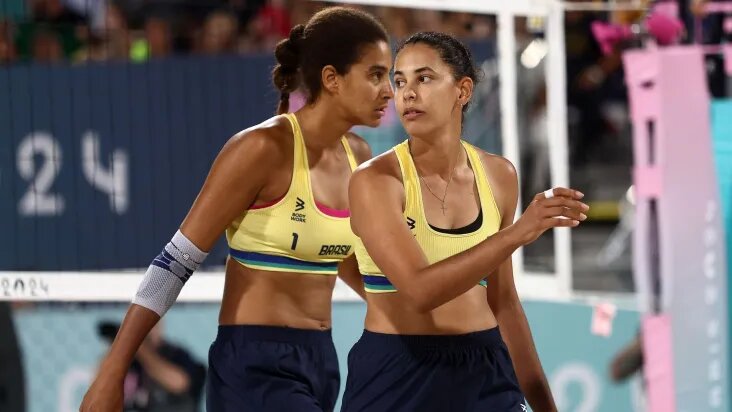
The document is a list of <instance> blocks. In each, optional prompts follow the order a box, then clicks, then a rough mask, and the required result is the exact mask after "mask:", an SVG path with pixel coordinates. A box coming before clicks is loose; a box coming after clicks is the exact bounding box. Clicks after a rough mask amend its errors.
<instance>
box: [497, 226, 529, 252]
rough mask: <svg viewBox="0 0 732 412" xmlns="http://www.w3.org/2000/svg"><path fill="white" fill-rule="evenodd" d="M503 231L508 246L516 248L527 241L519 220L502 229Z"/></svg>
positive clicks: (526, 235)
mask: <svg viewBox="0 0 732 412" xmlns="http://www.w3.org/2000/svg"><path fill="white" fill-rule="evenodd" d="M503 232H504V233H505V239H506V241H507V243H508V244H509V246H510V247H511V248H512V249H513V250H516V249H518V248H520V247H521V246H523V245H524V244H526V243H527V242H528V240H527V239H528V237H529V236H528V234H527V233H525V230H523V228H522V227H521V224H520V221H517V222H516V223H514V224H512V225H511V226H509V227H507V228H506V229H504V230H503Z"/></svg>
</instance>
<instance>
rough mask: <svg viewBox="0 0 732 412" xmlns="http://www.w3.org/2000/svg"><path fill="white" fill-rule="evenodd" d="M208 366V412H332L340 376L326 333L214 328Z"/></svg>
mask: <svg viewBox="0 0 732 412" xmlns="http://www.w3.org/2000/svg"><path fill="white" fill-rule="evenodd" d="M208 363H209V369H208V378H207V382H206V410H207V411H208V412H230V411H231V412H233V411H236V412H240V411H247V412H249V411H251V412H256V411H263V412H264V411H266V412H277V411H288V412H289V411H305V412H316V411H317V412H321V411H332V410H333V408H335V403H336V399H337V397H338V391H339V386H340V373H339V370H338V358H337V355H336V351H335V347H334V346H333V339H332V337H331V332H330V330H327V331H318V330H307V329H293V328H283V327H275V326H248V325H232V326H219V331H218V335H217V336H216V341H214V343H213V344H212V345H211V349H210V350H209V353H208Z"/></svg>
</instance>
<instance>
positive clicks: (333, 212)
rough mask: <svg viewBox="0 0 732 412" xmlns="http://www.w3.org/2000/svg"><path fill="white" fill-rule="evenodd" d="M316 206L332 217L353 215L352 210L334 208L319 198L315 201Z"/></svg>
mask: <svg viewBox="0 0 732 412" xmlns="http://www.w3.org/2000/svg"><path fill="white" fill-rule="evenodd" d="M315 206H317V207H318V210H320V211H321V212H323V213H325V214H326V215H328V216H330V217H340V218H345V217H351V211H350V210H349V209H332V208H329V207H328V206H326V205H324V204H322V203H320V202H318V201H317V200H316V201H315Z"/></svg>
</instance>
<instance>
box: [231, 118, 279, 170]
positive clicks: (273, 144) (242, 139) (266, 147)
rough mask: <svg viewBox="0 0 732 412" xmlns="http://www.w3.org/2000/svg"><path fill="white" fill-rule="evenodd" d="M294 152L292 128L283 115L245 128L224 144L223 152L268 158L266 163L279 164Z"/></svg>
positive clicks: (240, 155) (238, 155)
mask: <svg viewBox="0 0 732 412" xmlns="http://www.w3.org/2000/svg"><path fill="white" fill-rule="evenodd" d="M291 152H292V130H291V128H290V124H289V122H288V121H287V119H285V118H284V117H282V116H276V117H272V118H270V119H267V120H265V121H264V122H262V123H260V124H258V125H255V126H252V127H249V128H247V129H244V130H242V131H240V132H238V133H236V134H235V135H233V136H232V137H231V138H229V140H228V141H227V142H226V144H225V145H224V148H223V149H222V154H223V153H228V154H231V155H234V156H236V157H238V158H240V159H242V160H243V159H248V160H267V162H266V163H265V164H274V165H276V164H279V163H280V161H281V160H283V159H285V156H286V155H287V154H288V153H291Z"/></svg>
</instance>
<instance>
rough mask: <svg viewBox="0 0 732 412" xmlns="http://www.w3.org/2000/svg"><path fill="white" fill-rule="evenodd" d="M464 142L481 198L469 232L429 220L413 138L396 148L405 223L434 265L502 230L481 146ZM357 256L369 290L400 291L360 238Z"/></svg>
mask: <svg viewBox="0 0 732 412" xmlns="http://www.w3.org/2000/svg"><path fill="white" fill-rule="evenodd" d="M462 144H463V147H464V148H465V152H466V153H467V155H468V162H470V167H471V168H472V169H473V174H474V175H475V182H476V184H477V186H478V195H479V197H480V211H479V213H478V219H476V221H475V222H473V223H472V224H470V225H468V226H467V227H466V228H465V229H468V231H467V233H462V232H463V231H462V230H446V229H438V228H435V227H433V226H431V225H430V224H429V223H428V222H427V217H426V216H425V213H424V207H423V205H422V189H421V187H420V184H419V176H418V175H417V169H416V168H415V166H414V161H413V160H412V156H411V154H410V153H409V141H404V142H402V143H400V144H399V145H397V146H395V147H394V153H396V156H397V159H399V168H400V169H401V173H402V180H403V181H404V192H405V196H406V201H405V205H404V220H405V224H406V225H407V226H408V227H409V229H410V230H411V231H412V233H413V234H414V237H415V239H416V240H417V243H419V246H420V247H421V248H422V250H423V251H424V254H425V256H427V260H428V261H429V263H430V264H432V263H435V262H439V261H441V260H443V259H447V258H448V257H450V256H452V255H455V254H458V253H460V252H463V251H465V250H467V249H469V248H471V247H473V246H475V245H477V244H478V243H480V242H482V241H483V240H485V239H486V238H487V237H488V236H491V235H493V234H494V233H496V232H498V230H499V229H500V227H501V216H500V212H499V210H498V206H497V205H496V201H495V199H494V197H493V192H492V191H491V186H490V183H489V182H488V177H487V176H486V173H485V169H484V168H483V162H482V160H481V158H480V154H479V153H478V149H476V148H475V147H474V146H472V145H470V144H469V143H467V142H465V141H462ZM456 232H460V233H456ZM356 258H357V259H358V267H359V270H360V271H361V274H362V275H363V282H364V286H365V289H366V291H367V292H371V293H388V292H396V291H397V290H396V288H395V287H394V285H392V284H391V282H389V278H388V275H384V274H383V273H382V272H381V270H379V268H378V266H376V264H375V263H374V261H373V260H371V257H370V256H369V254H368V252H367V251H366V248H365V247H364V245H363V243H362V242H361V240H360V239H358V243H357V244H356ZM487 275H488V274H487V273H486V276H487ZM480 285H481V286H486V281H485V280H483V281H481V282H480Z"/></svg>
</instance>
